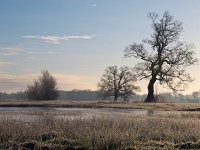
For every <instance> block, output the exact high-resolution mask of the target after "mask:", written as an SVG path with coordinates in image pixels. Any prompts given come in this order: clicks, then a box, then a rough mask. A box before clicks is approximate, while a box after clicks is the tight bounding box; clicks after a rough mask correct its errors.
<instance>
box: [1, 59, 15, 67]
mask: <svg viewBox="0 0 200 150" xmlns="http://www.w3.org/2000/svg"><path fill="white" fill-rule="evenodd" d="M13 65H14V63H11V62H7V61H4V60H0V67H8V66H13Z"/></svg>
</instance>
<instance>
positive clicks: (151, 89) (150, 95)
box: [145, 77, 156, 103]
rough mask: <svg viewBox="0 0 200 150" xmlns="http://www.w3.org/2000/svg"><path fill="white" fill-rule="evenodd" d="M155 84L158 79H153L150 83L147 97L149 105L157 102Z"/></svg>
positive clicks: (146, 100)
mask: <svg viewBox="0 0 200 150" xmlns="http://www.w3.org/2000/svg"><path fill="white" fill-rule="evenodd" d="M155 82H156V77H152V79H151V80H150V81H149V85H148V95H147V98H146V99H145V102H147V103H152V102H156V99H155V97H154V83H155Z"/></svg>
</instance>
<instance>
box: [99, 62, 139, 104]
mask: <svg viewBox="0 0 200 150" xmlns="http://www.w3.org/2000/svg"><path fill="white" fill-rule="evenodd" d="M135 81H136V77H135V75H134V72H133V71H132V70H131V68H129V67H127V66H123V67H120V68H118V67H117V66H109V67H107V68H106V69H105V73H104V74H103V76H102V78H101V80H100V82H99V83H98V93H99V97H100V98H103V99H106V98H110V97H113V98H114V101H117V99H118V98H119V97H121V98H123V99H124V101H127V100H128V98H129V97H131V96H132V95H133V94H135V91H139V89H140V88H139V87H138V86H135V85H134V83H135Z"/></svg>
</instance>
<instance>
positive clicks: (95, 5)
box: [88, 3, 97, 7]
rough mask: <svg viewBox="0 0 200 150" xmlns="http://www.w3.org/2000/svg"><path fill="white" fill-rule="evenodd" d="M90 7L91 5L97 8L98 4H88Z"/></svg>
mask: <svg viewBox="0 0 200 150" xmlns="http://www.w3.org/2000/svg"><path fill="white" fill-rule="evenodd" d="M88 5H90V6H92V7H97V4H92V3H88Z"/></svg>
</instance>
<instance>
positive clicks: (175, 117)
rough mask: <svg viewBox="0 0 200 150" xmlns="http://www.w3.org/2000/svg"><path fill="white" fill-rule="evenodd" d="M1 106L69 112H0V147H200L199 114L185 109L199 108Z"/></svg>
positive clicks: (100, 104) (63, 102)
mask: <svg viewBox="0 0 200 150" xmlns="http://www.w3.org/2000/svg"><path fill="white" fill-rule="evenodd" d="M0 106H1V107H5V106H11V107H14V106H18V107H20V106H21V107H25V106H30V107H33V106H34V107H37V106H38V107H39V106H40V107H61V108H62V107H66V108H69V110H68V111H66V110H65V109H64V110H62V111H61V110H59V109H58V110H55V111H48V110H45V109H44V110H43V111H37V110H32V111H29V110H26V109H25V111H9V110H8V111H0V117H1V118H0V149H5V150H6V149H9V150H10V149H11V150H15V149H19V150H25V149H34V150H58V149H61V150H65V149H70V150H73V149H91V150H92V149H96V150H105V149H107V150H116V149H117V150H121V149H124V150H125V149H126V150H134V149H136V150H137V149H138V150H141V149H200V112H199V111H190V110H198V109H199V108H200V104H194V103H191V104H188V103H187V104H180V103H156V104H153V103H131V102H128V103H122V102H117V103H113V102H97V101H96V102H95V101H66V100H56V101H31V102H30V101H12V102H6V101H1V102H0ZM74 108H77V109H74ZM129 109H130V110H131V109H133V111H126V110H129ZM134 109H135V110H136V111H134ZM140 109H142V110H141V112H143V113H140ZM85 110H92V111H91V112H90V113H86V112H85ZM99 110H104V111H99ZM137 110H138V111H137ZM182 110H188V111H182ZM144 112H145V113H144ZM3 116H5V117H3ZM6 116H13V119H10V118H7V117H6ZM14 116H21V117H22V116H26V117H28V118H29V119H28V120H23V119H20V118H15V117H14ZM35 116H39V117H38V118H33V119H31V118H32V117H35Z"/></svg>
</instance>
